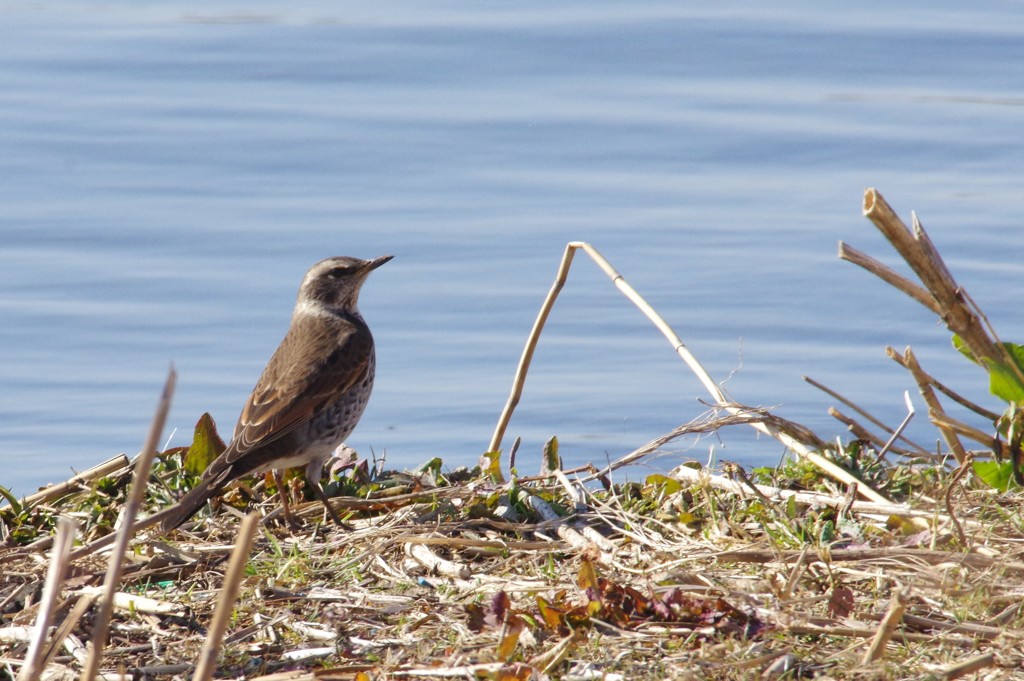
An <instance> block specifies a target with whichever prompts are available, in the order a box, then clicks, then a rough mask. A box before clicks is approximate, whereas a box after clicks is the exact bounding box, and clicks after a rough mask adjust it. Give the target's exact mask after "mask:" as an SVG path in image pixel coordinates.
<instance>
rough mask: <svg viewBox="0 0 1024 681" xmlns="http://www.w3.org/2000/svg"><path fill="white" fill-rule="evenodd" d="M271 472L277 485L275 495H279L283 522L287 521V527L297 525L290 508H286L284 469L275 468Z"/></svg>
mask: <svg viewBox="0 0 1024 681" xmlns="http://www.w3.org/2000/svg"><path fill="white" fill-rule="evenodd" d="M271 474H272V475H273V476H274V484H275V485H277V495H278V496H279V497H281V512H282V513H283V514H284V519H285V522H287V523H288V527H298V524H299V523H298V521H296V520H295V516H293V515H292V512H291V509H289V508H288V490H287V489H285V486H284V471H279V470H278V469H276V468H275V469H274V470H273V471H272V472H271Z"/></svg>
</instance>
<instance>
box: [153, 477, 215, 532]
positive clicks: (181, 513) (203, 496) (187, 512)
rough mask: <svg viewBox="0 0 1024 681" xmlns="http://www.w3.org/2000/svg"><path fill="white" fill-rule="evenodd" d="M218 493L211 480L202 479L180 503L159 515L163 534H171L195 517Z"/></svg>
mask: <svg viewBox="0 0 1024 681" xmlns="http://www.w3.org/2000/svg"><path fill="white" fill-rule="evenodd" d="M216 493H217V490H216V489H211V487H210V479H209V478H203V479H201V480H200V481H199V482H198V483H197V484H196V486H195V487H193V488H192V489H191V490H190V491H189V493H188V494H186V495H185V496H183V497H182V498H181V499H180V500H179V501H178V503H176V504H175V505H174V506H171V507H170V508H168V509H165V510H163V511H160V513H158V514H157V515H159V516H160V531H161V533H163V532H170V531H171V530H173V529H174V528H176V527H178V526H179V525H181V524H182V523H184V522H185V521H186V520H188V519H189V518H191V517H192V516H194V515H195V514H196V512H198V511H199V509H201V508H202V507H203V504H205V503H206V501H207V500H208V499H209V498H210V497H212V496H213V495H214V494H216Z"/></svg>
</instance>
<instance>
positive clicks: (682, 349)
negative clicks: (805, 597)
mask: <svg viewBox="0 0 1024 681" xmlns="http://www.w3.org/2000/svg"><path fill="white" fill-rule="evenodd" d="M577 250H583V251H584V252H585V253H586V254H587V255H589V256H590V258H591V259H592V260H593V261H594V262H595V263H597V266H598V267H600V268H601V269H602V270H603V271H604V273H605V274H607V275H608V277H609V278H610V279H611V280H612V283H613V284H615V287H616V288H618V289H619V291H621V292H622V294H623V295H624V296H626V298H628V299H629V300H630V301H632V303H633V304H634V305H636V306H637V307H638V308H639V309H640V311H641V312H643V313H644V315H645V316H646V317H647V318H648V319H649V320H650V321H651V322H652V323H653V324H654V326H655V327H657V329H658V330H659V331H661V333H662V335H663V336H665V338H666V339H667V340H668V342H669V344H670V345H671V346H672V349H673V350H674V351H675V352H676V354H677V355H679V357H680V358H681V359H682V360H683V362H685V363H686V365H687V366H688V367H689V368H690V370H691V371H692V372H693V373H694V374H695V375H696V376H697V379H698V380H699V381H700V382H701V383H702V384H703V385H704V387H705V389H707V391H708V392H709V393H710V394H711V397H712V399H713V400H714V403H715V406H716V407H718V408H720V409H723V410H725V411H727V412H728V413H730V414H739V413H743V411H744V409H743V407H741V406H739V405H738V404H737V403H736V402H734V401H733V400H732V398H730V397H729V396H728V395H727V394H726V392H725V391H724V390H723V389H722V388H721V386H719V385H718V384H717V383H716V382H715V381H714V380H713V379H712V378H711V375H710V374H708V372H707V370H705V369H704V367H703V366H702V365H701V363H700V362H699V361H698V360H697V358H696V357H694V356H693V354H692V353H691V352H690V351H689V349H688V348H687V347H686V345H685V344H684V343H683V341H682V340H680V339H679V336H677V335H676V333H675V332H674V331H673V330H672V327H670V326H669V325H668V323H667V322H666V321H665V320H664V319H663V318H662V317H661V315H659V314H658V313H657V312H656V311H655V310H654V308H652V307H651V306H650V305H649V304H648V303H647V301H646V300H644V299H643V297H641V296H640V294H639V293H637V292H636V290H634V289H633V287H632V286H630V285H629V283H628V282H627V281H626V280H625V279H624V278H623V276H622V275H621V274H619V273H618V271H616V270H615V268H614V267H612V266H611V264H610V263H609V262H608V261H607V260H606V259H605V257H604V256H603V255H601V253H600V252H598V250H597V249H596V248H594V247H593V246H591V245H590V244H588V243H586V242H583V241H570V242H569V243H568V244H566V247H565V253H564V254H563V256H562V262H561V264H560V265H559V267H558V273H557V274H556V276H555V282H554V284H552V286H551V290H550V291H549V292H548V295H547V297H546V298H545V299H544V302H543V304H542V305H541V309H540V313H539V314H538V315H537V320H536V321H535V322H534V324H533V329H532V330H531V331H530V335H529V337H528V338H527V341H526V347H525V348H524V349H523V354H522V357H521V358H520V360H519V366H518V368H517V369H516V374H515V378H514V380H513V382H512V392H511V394H510V395H509V398H508V401H507V402H506V403H505V408H504V409H503V410H502V413H501V417H500V418H499V419H498V425H497V427H496V428H495V430H494V435H493V436H492V438H491V442H490V445H489V446H488V451H491V452H493V451H497V450H498V449H500V448H501V441H502V439H503V438H504V436H505V429H506V428H507V427H508V422H509V421H510V420H511V418H512V413H513V411H515V408H516V405H518V404H519V399H520V397H521V396H522V393H523V386H524V385H525V383H526V374H527V372H528V371H529V368H530V362H531V361H532V359H533V353H534V350H535V349H536V347H537V342H538V341H539V339H540V334H541V331H542V330H543V329H544V324H545V322H546V321H547V318H548V315H549V314H550V312H551V308H552V307H553V306H554V304H555V299H556V298H557V297H558V293H559V292H560V291H561V290H562V288H563V287H564V286H565V281H566V277H567V276H568V274H569V267H570V265H571V264H572V260H573V255H574V254H575V252H576V251H577ZM750 425H751V426H753V427H754V428H755V429H757V430H759V431H761V432H762V433H765V434H766V435H770V436H771V437H773V438H775V439H776V440H778V441H779V442H781V443H782V444H784V445H785V446H786V447H788V448H790V449H791V450H793V451H794V452H796V453H797V454H799V455H800V456H802V457H803V458H805V459H806V460H808V461H810V462H811V463H813V464H814V465H816V466H817V467H818V468H820V469H821V470H822V471H824V472H825V473H826V474H827V475H829V476H831V477H833V478H835V479H836V480H839V481H840V482H842V483H844V484H850V483H853V482H856V483H858V485H859V487H858V489H859V491H860V493H861V494H863V495H864V496H865V497H868V498H869V499H871V500H873V501H876V502H878V503H888V499H886V498H885V497H884V496H883V495H881V494H879V493H878V492H877V491H875V490H873V489H871V488H870V487H868V486H867V485H865V484H863V483H862V482H860V481H858V480H857V479H856V478H854V477H853V476H852V475H850V474H849V473H848V472H847V471H845V470H844V469H843V468H842V467H840V466H838V465H836V464H834V463H833V462H831V461H829V460H828V459H826V458H825V457H823V456H821V455H820V454H818V453H817V452H815V451H814V450H812V449H811V448H810V447H808V446H807V445H806V444H804V443H803V442H801V441H799V440H797V439H796V438H794V437H792V436H791V435H789V434H788V433H785V432H782V431H780V430H779V429H777V428H774V427H773V426H772V425H771V424H769V423H766V422H760V421H756V422H751V424H750Z"/></svg>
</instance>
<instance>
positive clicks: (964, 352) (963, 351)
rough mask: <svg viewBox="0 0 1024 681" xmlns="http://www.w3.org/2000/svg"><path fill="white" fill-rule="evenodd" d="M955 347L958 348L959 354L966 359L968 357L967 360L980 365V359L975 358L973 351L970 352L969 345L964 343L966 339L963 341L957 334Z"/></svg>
mask: <svg viewBox="0 0 1024 681" xmlns="http://www.w3.org/2000/svg"><path fill="white" fill-rule="evenodd" d="M953 347H954V348H956V350H957V351H958V352H959V353H960V354H961V355H963V356H964V357H966V358H967V359H969V360H971V361H972V362H974V363H975V364H978V363H979V362H978V358H977V357H975V356H974V353H972V352H971V351H970V350H969V349H968V348H967V344H966V343H964V339H963V338H961V337H960V336H958V335H957V334H955V333H954V334H953Z"/></svg>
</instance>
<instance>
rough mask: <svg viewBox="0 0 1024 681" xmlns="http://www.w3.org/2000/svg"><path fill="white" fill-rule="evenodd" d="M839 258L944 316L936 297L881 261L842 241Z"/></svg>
mask: <svg viewBox="0 0 1024 681" xmlns="http://www.w3.org/2000/svg"><path fill="white" fill-rule="evenodd" d="M839 257H840V259H842V260H845V261H846V262H851V263H853V264H854V265H858V266H859V267H863V268H864V269H866V270H867V271H868V272H870V273H871V274H873V275H875V276H876V277H878V278H879V279H881V280H882V281H884V282H885V283H887V284H889V285H890V286H892V287H893V288H895V289H898V290H900V291H903V292H904V293H906V294H907V295H908V296H910V297H911V298H913V299H914V300H916V301H917V302H919V303H921V304H922V305H924V306H925V307H927V308H928V309H929V310H931V311H932V312H934V313H935V314H937V315H939V316H941V315H942V308H941V307H940V306H939V304H938V302H936V300H935V297H934V296H932V294H930V293H928V290H927V289H924V288H922V287H920V286H918V285H917V284H915V283H914V282H912V281H910V280H909V279H907V278H906V277H904V276H903V275H901V274H897V273H896V272H895V271H894V270H892V269H890V268H889V267H887V266H886V265H884V264H882V263H881V262H880V261H878V260H875V259H874V258H872V257H871V256H870V255H868V254H867V253H864V252H862V251H858V250H857V249H856V248H854V247H853V246H849V245H847V244H845V243H843V242H842V241H840V242H839Z"/></svg>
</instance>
